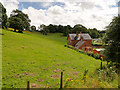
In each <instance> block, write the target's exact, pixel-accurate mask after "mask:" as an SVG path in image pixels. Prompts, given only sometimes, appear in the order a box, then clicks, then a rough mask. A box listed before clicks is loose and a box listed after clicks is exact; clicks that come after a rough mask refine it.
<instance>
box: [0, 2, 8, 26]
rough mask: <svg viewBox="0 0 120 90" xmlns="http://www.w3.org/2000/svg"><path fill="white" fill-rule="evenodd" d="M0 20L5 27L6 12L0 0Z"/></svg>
mask: <svg viewBox="0 0 120 90" xmlns="http://www.w3.org/2000/svg"><path fill="white" fill-rule="evenodd" d="M0 13H1V14H0V22H2V28H7V14H6V9H5V8H4V6H3V5H2V3H1V2H0Z"/></svg>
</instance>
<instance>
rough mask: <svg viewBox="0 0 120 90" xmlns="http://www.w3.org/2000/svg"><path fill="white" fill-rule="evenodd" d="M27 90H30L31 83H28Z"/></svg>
mask: <svg viewBox="0 0 120 90" xmlns="http://www.w3.org/2000/svg"><path fill="white" fill-rule="evenodd" d="M27 90H30V82H29V81H27Z"/></svg>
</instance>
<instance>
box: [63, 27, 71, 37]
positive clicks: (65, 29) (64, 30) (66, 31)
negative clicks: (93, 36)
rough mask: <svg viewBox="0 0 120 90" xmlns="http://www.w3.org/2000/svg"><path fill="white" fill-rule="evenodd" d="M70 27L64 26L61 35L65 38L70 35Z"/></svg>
mask: <svg viewBox="0 0 120 90" xmlns="http://www.w3.org/2000/svg"><path fill="white" fill-rule="evenodd" d="M71 30H72V27H71V26H70V25H67V26H64V28H63V35H64V36H67V35H68V34H69V33H71Z"/></svg>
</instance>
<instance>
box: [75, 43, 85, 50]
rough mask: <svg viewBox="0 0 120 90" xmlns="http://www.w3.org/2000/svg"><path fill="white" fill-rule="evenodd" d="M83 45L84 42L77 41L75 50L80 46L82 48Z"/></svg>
mask: <svg viewBox="0 0 120 90" xmlns="http://www.w3.org/2000/svg"><path fill="white" fill-rule="evenodd" d="M84 43H85V41H79V42H78V43H76V45H75V48H77V49H78V48H79V47H80V46H82V45H83V44H84Z"/></svg>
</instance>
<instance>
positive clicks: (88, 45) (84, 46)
mask: <svg viewBox="0 0 120 90" xmlns="http://www.w3.org/2000/svg"><path fill="white" fill-rule="evenodd" d="M86 47H91V49H89V51H92V50H93V47H92V44H90V43H88V42H85V43H84V44H83V45H82V46H81V47H79V49H83V48H84V49H83V50H85V48H86Z"/></svg>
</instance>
